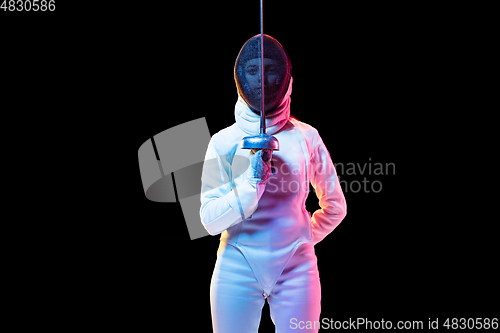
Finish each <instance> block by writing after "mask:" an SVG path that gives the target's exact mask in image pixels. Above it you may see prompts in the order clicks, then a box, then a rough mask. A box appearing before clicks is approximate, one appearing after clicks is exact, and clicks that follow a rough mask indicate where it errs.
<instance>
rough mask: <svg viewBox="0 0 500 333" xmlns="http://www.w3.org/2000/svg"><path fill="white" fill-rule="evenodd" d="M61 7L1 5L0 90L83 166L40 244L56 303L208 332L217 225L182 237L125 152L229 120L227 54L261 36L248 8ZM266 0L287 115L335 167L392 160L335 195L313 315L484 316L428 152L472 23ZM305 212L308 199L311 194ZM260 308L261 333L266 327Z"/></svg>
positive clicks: (482, 248)
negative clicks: (197, 123)
mask: <svg viewBox="0 0 500 333" xmlns="http://www.w3.org/2000/svg"><path fill="white" fill-rule="evenodd" d="M69 6H70V4H68V3H66V2H65V3H62V1H58V2H57V10H56V12H54V13H23V12H21V13H4V12H2V13H1V14H0V15H1V19H2V23H4V24H5V25H4V27H5V29H4V30H3V31H4V35H5V36H4V41H3V45H4V46H5V48H4V50H8V52H7V53H8V54H7V55H6V57H5V58H4V60H5V61H4V63H8V64H10V69H12V70H13V73H14V74H13V75H12V76H9V77H8V78H7V79H5V81H6V82H7V83H8V85H7V86H8V87H7V88H6V90H5V95H6V96H11V97H15V96H18V95H16V94H19V89H15V88H16V87H17V88H19V87H23V91H24V93H23V94H24V95H23V96H24V97H26V96H27V93H26V92H27V91H29V92H30V95H29V96H30V98H28V99H26V98H24V99H19V98H17V104H16V105H17V108H18V109H19V110H25V109H29V110H32V111H33V110H35V109H36V111H37V112H33V113H32V115H31V123H38V124H40V122H42V123H41V124H43V125H44V126H43V128H44V132H45V134H44V136H43V138H48V139H49V142H51V143H52V144H54V143H60V142H61V140H60V139H61V138H64V140H63V141H64V144H65V145H66V153H67V156H65V157H64V159H63V160H62V161H61V164H62V165H64V162H66V163H69V164H71V165H78V168H77V169H76V170H78V171H75V169H72V172H70V174H71V176H72V177H76V178H77V180H78V181H77V183H76V184H72V188H74V189H75V188H76V192H77V194H75V197H74V198H69V200H68V201H69V203H68V204H66V205H65V208H64V209H67V212H61V213H60V214H57V216H58V217H61V216H65V217H66V220H65V219H64V218H62V220H65V222H66V223H67V224H65V227H64V228H54V229H56V231H57V235H58V236H57V237H55V238H56V239H57V241H56V243H53V242H50V245H46V246H48V247H49V248H50V252H49V253H50V254H51V257H52V258H53V261H52V262H53V266H51V267H53V268H54V270H55V271H59V270H60V269H61V270H64V271H66V274H64V275H63V276H64V278H60V279H56V281H57V284H60V285H61V286H65V287H64V288H63V289H64V290H65V292H64V294H65V296H64V298H63V299H64V300H65V302H71V304H77V306H78V308H80V307H81V310H80V309H79V310H75V311H70V312H72V314H73V315H75V317H74V318H75V319H74V320H73V324H74V325H76V326H79V325H91V326H92V325H93V324H89V323H93V322H94V320H95V319H108V321H107V322H106V325H107V327H110V328H113V327H115V326H122V325H125V327H137V328H138V329H143V330H144V329H145V326H158V325H159V326H160V327H161V328H162V329H166V330H167V331H170V330H171V327H173V326H174V325H175V326H176V327H184V328H186V330H188V329H189V330H191V329H193V330H197V331H199V332H210V331H211V318H210V300H209V287H210V278H211V274H212V270H213V266H214V264H215V260H216V250H217V246H218V236H217V237H205V238H202V239H198V240H194V241H191V240H190V239H189V235H188V233H187V229H186V226H185V224H184V218H183V216H182V211H181V207H180V205H179V204H171V203H163V204H162V203H154V202H151V201H148V200H147V199H146V197H145V195H144V191H143V188H142V183H141V178H140V173H139V167H138V161H137V151H138V149H139V147H140V146H141V145H142V143H143V142H144V141H146V140H147V139H149V138H151V137H152V136H154V135H155V134H157V133H160V132H162V131H164V130H166V129H168V128H170V127H173V126H175V125H178V124H181V123H184V122H186V121H189V120H193V119H196V118H199V117H205V118H206V120H207V123H208V126H209V129H210V132H211V134H214V133H216V132H217V131H219V130H221V129H223V128H225V127H227V126H229V125H231V124H232V123H233V122H234V116H233V110H234V104H235V102H236V99H237V92H236V87H235V84H234V79H233V65H234V61H235V59H236V56H237V54H238V52H239V50H240V48H241V46H242V45H243V43H244V42H245V41H246V40H247V39H248V38H250V37H252V36H253V35H256V34H258V33H259V32H260V30H259V29H260V27H259V3H258V2H257V1H245V2H243V1H238V2H231V3H230V4H229V5H227V3H222V2H221V3H212V2H208V1H203V2H201V1H200V2H176V3H170V2H168V3H167V2H165V4H162V5H160V4H152V3H151V4H150V3H148V4H145V3H139V2H127V1H121V2H115V3H114V4H112V3H111V2H110V3H108V4H107V5H106V7H103V6H104V5H103V4H101V3H99V4H90V3H83V2H82V3H81V4H79V5H78V4H76V3H73V4H71V7H69ZM265 6H266V8H265V16H264V17H265V24H264V31H265V33H266V34H269V35H271V36H273V37H275V38H276V39H278V40H279V41H280V42H281V44H282V45H283V46H284V47H285V48H286V49H287V51H288V53H289V55H290V57H291V59H292V64H293V78H294V84H293V94H292V104H291V112H292V116H295V117H297V118H298V119H299V120H301V121H304V122H306V123H308V124H310V125H312V126H314V127H315V128H317V129H318V131H319V133H320V135H321V136H322V138H323V141H324V142H325V144H326V146H327V147H328V149H329V151H330V154H331V157H332V160H333V161H334V163H343V164H344V165H346V164H347V163H359V164H361V165H363V164H367V163H370V162H371V163H382V164H386V163H394V164H395V174H392V173H391V174H389V175H382V176H378V175H366V177H367V179H368V180H370V181H375V180H378V181H380V182H381V183H382V185H383V188H382V191H381V192H380V193H362V192H359V193H353V192H352V191H351V192H349V191H347V192H346V193H345V196H346V200H347V204H348V214H347V217H346V218H345V220H344V221H343V222H342V223H341V224H340V226H339V227H338V228H337V229H335V231H334V232H333V233H332V234H330V235H329V236H328V237H327V238H326V239H325V240H324V241H323V242H321V243H320V244H318V245H317V246H316V254H317V256H318V265H319V269H320V275H321V283H322V314H321V317H322V318H334V319H335V320H348V319H349V318H353V319H354V318H358V317H364V318H368V319H370V320H381V319H382V318H384V319H385V320H391V321H393V322H395V321H397V320H422V321H423V322H424V324H425V325H427V322H428V319H429V318H431V319H435V318H436V317H439V318H440V320H442V321H444V319H445V318H446V317H483V318H485V317H492V316H493V315H497V313H498V312H494V311H495V309H498V305H497V298H498V297H497V296H495V295H498V287H497V286H496V283H497V281H498V273H494V272H493V268H494V266H495V264H494V262H496V260H494V259H495V257H496V256H495V253H496V252H497V251H494V250H493V243H492V238H491V237H492V236H490V234H489V233H488V231H487V230H486V229H485V228H486V227H484V226H481V227H480V228H474V229H473V230H471V229H470V222H471V221H473V220H474V213H473V210H472V209H471V208H470V207H468V201H467V198H465V197H463V198H461V200H456V201H455V200H454V201H450V199H448V193H449V192H450V191H451V190H450V189H449V188H447V185H445V184H444V182H443V181H442V179H443V178H447V177H449V176H448V175H447V174H445V173H442V172H441V169H440V168H441V167H442V166H441V165H440V163H439V162H437V160H436V159H435V158H437V157H439V156H440V155H441V154H442V153H443V149H442V147H443V146H445V144H444V143H442V142H441V141H438V140H436V139H437V138H438V137H439V134H436V132H438V133H439V132H441V131H442V130H443V128H446V119H447V112H448V111H447V109H446V107H445V106H446V105H449V101H450V100H453V98H457V96H455V95H454V94H453V92H450V91H449V85H448V84H447V83H445V81H446V80H451V81H452V80H453V79H454V75H456V74H455V73H454V72H453V71H450V68H453V67H454V65H455V62H456V58H455V53H454V50H456V47H457V46H456V44H455V43H456V41H457V39H461V38H463V37H464V36H465V35H467V33H468V32H467V28H464V27H467V24H468V20H467V17H466V16H463V15H458V14H457V12H456V10H457V8H451V7H446V8H437V7H433V6H431V5H429V6H426V7H422V6H417V5H404V6H402V5H396V6H394V5H391V6H388V5H385V6H382V5H380V4H379V5H377V6H374V5H371V6H367V5H366V4H354V5H351V6H349V7H347V6H339V5H337V4H333V5H331V4H323V3H321V4H318V3H314V2H312V3H303V2H293V3H292V2H289V1H288V2H284V1H280V2H279V3H278V2H276V1H275V2H273V3H272V4H267V3H266V5H265ZM462 9H463V8H462ZM457 17H459V19H457ZM459 48H460V47H459ZM40 111H42V112H40ZM441 119H445V121H444V122H442V120H441ZM52 138H54V140H52ZM445 141H446V140H445ZM69 161H71V162H69ZM75 162H76V163H75ZM61 164H59V165H61ZM53 168H55V166H54V167H53ZM52 171H53V170H52ZM61 172H62V171H61ZM340 177H341V180H342V179H344V180H346V181H348V182H352V181H359V182H361V181H362V180H363V177H364V175H353V176H347V175H345V176H344V175H340ZM61 178H62V177H61ZM59 181H61V182H62V183H63V184H64V183H65V182H66V181H67V180H66V179H60V180H59ZM62 186H64V185H62ZM64 199H68V198H62V199H61V200H64ZM61 206H62V205H61ZM307 208H308V210H310V211H314V210H315V209H317V201H316V200H315V198H314V197H313V194H311V196H310V198H309V199H308V202H307ZM61 209H63V208H59V210H61ZM457 213H458V216H457ZM488 237H490V238H488ZM82 239H83V240H82ZM58 242H61V244H62V246H59V245H54V244H58ZM36 261H37V257H35V259H33V263H35V262H36ZM68 270H69V273H68ZM48 273H49V274H50V273H54V271H53V270H49V272H48ZM56 274H57V273H56ZM494 282H495V283H494ZM492 300H493V302H494V303H493V304H494V306H490V305H489V304H491V303H490V302H491V301H492ZM495 307H496V308H495ZM267 311H268V310H267V306H266V308H265V310H264V314H263V319H262V324H261V331H262V332H272V331H273V329H272V323H271V321H270V319H269V316H268V314H267ZM82 315H83V316H82ZM49 318H50V317H49ZM71 318H73V316H71ZM77 318H78V319H77ZM49 320H50V319H49ZM235 332H236V331H235Z"/></svg>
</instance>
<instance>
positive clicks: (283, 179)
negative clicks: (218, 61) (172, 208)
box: [200, 35, 346, 333]
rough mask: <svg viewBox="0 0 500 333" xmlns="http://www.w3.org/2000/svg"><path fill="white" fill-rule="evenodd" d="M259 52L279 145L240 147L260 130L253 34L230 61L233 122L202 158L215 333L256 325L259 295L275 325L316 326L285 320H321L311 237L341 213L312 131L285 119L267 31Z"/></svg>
mask: <svg viewBox="0 0 500 333" xmlns="http://www.w3.org/2000/svg"><path fill="white" fill-rule="evenodd" d="M264 50H265V51H264V54H265V56H264V70H265V75H264V77H263V78H262V79H264V80H265V81H264V100H265V111H266V114H265V116H266V118H265V121H266V127H267V133H269V134H271V135H273V136H275V137H276V138H277V139H278V140H279V145H280V146H279V150H278V151H271V150H257V151H256V150H252V151H249V150H244V149H241V148H240V146H239V144H240V141H241V140H242V138H243V137H245V136H248V135H255V134H258V133H259V120H260V118H259V117H260V111H259V110H260V109H261V106H259V102H260V97H261V93H260V89H261V88H260V87H261V82H260V79H261V76H260V75H258V73H259V71H260V66H261V62H260V59H259V57H260V56H259V52H260V35H257V36H254V37H252V38H250V39H249V40H248V41H247V42H246V43H245V44H244V45H243V47H242V48H241V50H240V52H239V54H238V57H237V59H236V63H235V68H234V78H235V81H236V86H237V89H238V95H239V96H238V101H237V102H236V105H235V110H234V116H235V119H236V122H235V123H234V124H233V125H231V126H229V127H227V128H225V129H223V130H221V131H219V132H218V133H216V134H215V135H213V136H212V138H211V140H210V143H209V145H208V148H207V152H206V157H205V165H204V169H203V175H202V191H201V204H202V205H201V209H200V216H201V221H202V223H203V225H204V226H205V228H206V230H207V231H208V232H209V233H210V234H211V235H217V234H221V237H220V245H219V248H218V251H217V260H216V264H215V268H214V271H213V275H212V280H211V286H210V303H211V313H212V325H213V331H214V332H216V333H235V332H238V333H247V332H248V333H256V332H258V327H259V324H260V319H261V313H262V308H263V306H264V302H265V300H266V299H267V301H268V303H269V309H270V315H271V319H272V321H273V323H274V325H275V328H276V332H280V333H281V332H298V331H307V332H317V331H318V327H314V328H312V329H303V330H300V329H298V328H297V326H296V325H291V323H292V322H293V323H297V322H299V321H304V322H308V321H310V322H314V321H319V320H320V311H321V304H320V301H321V286H320V280H319V272H318V267H317V258H316V254H315V251H314V245H315V244H317V243H318V242H320V241H321V240H323V239H324V238H325V236H327V235H328V234H329V233H330V232H332V231H333V230H334V229H335V228H336V227H337V226H338V225H339V223H340V222H341V221H342V219H343V218H344V217H345V216H346V202H345V198H344V195H343V193H342V189H341V186H340V185H339V181H338V177H337V174H336V172H335V168H334V165H333V163H332V160H331V157H330V154H329V152H328V150H327V148H326V147H325V144H324V143H323V141H322V139H321V137H320V135H319V134H318V131H317V130H316V129H315V128H314V127H312V126H310V125H308V124H306V123H304V122H301V121H299V120H297V119H295V118H293V117H290V103H291V98H290V95H291V93H292V82H293V79H292V76H291V62H290V59H289V56H288V54H287V53H286V51H285V49H284V48H283V47H282V45H281V44H280V43H279V42H278V41H277V40H276V39H274V38H272V37H270V36H268V35H264ZM311 112H313V111H312V110H311ZM271 159H272V161H273V164H274V170H275V172H274V173H275V174H273V173H271V172H270V170H271V165H270V160H271ZM209 161H211V162H209ZM214 161H215V162H214ZM309 183H311V185H312V187H313V188H314V190H315V193H316V195H317V197H318V199H319V206H320V209H318V210H316V211H315V212H314V214H312V216H311V214H310V213H309V212H308V211H307V210H306V206H305V203H306V198H307V196H308V194H309ZM315 326H316V325H315Z"/></svg>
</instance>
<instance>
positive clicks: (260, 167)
mask: <svg viewBox="0 0 500 333" xmlns="http://www.w3.org/2000/svg"><path fill="white" fill-rule="evenodd" d="M272 155H273V151H272V150H271V149H252V150H251V151H250V167H249V168H248V172H247V174H246V177H247V180H248V181H249V182H251V183H253V184H257V183H258V184H266V183H267V179H268V178H269V172H270V171H271V159H272Z"/></svg>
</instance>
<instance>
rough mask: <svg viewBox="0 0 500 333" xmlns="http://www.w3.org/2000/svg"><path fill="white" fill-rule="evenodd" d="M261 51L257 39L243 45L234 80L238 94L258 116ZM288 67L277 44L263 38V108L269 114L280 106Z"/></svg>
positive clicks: (259, 106) (288, 79)
mask: <svg viewBox="0 0 500 333" xmlns="http://www.w3.org/2000/svg"><path fill="white" fill-rule="evenodd" d="M260 54H261V47H260V35H256V36H254V37H252V38H250V39H249V40H247V41H246V43H245V44H244V45H243V47H242V48H241V50H240V53H239V54H238V58H236V63H235V66H234V80H235V81H236V87H237V88H238V94H239V95H240V96H241V97H242V98H243V99H244V100H245V102H246V103H247V104H248V106H249V107H250V108H251V109H252V111H253V112H255V113H257V114H259V113H260V110H261V108H262V104H261V81H260V80H261V69H260V66H261V59H260V57H261V55H260ZM291 71H292V64H291V62H290V58H289V57H288V54H287V53H286V51H285V49H284V48H283V46H281V44H280V43H279V42H278V41H277V40H276V39H274V38H273V37H271V36H268V35H264V105H265V106H264V107H265V111H266V112H267V111H272V110H273V109H274V108H276V107H277V106H279V105H280V103H281V101H282V100H283V97H284V96H285V94H286V92H287V89H288V85H289V83H290V77H291Z"/></svg>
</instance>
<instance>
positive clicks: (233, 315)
mask: <svg viewBox="0 0 500 333" xmlns="http://www.w3.org/2000/svg"><path fill="white" fill-rule="evenodd" d="M266 299H267V301H268V302H269V308H270V312H271V319H272V321H273V323H274V325H275V327H276V332H277V333H286V332H318V328H319V317H320V312H321V304H320V302H321V286H320V281H319V273H318V266H317V258H316V255H315V253H314V246H313V244H311V243H306V244H302V245H300V246H299V247H298V249H297V250H296V252H295V253H294V255H293V256H292V257H291V259H290V260H289V262H288V263H287V264H286V266H285V268H284V269H283V271H282V273H281V275H280V277H279V278H278V280H277V282H276V284H275V285H274V287H273V288H272V289H271V292H270V294H269V295H267V294H265V293H264V290H263V288H262V286H261V284H260V283H259V280H258V277H257V276H256V275H255V274H254V272H253V271H252V269H251V267H250V265H249V264H248V262H247V260H246V259H245V257H244V255H243V254H242V253H241V252H240V251H239V250H238V249H237V248H236V247H233V246H232V245H229V244H226V243H224V242H221V244H220V247H219V251H218V252H217V262H216V264H215V268H214V273H213V275H212V282H211V286H210V302H211V310H212V325H213V331H214V332H215V333H234V332H238V333H257V332H258V328H259V324H260V318H261V313H262V308H263V306H264V302H265V300H266ZM299 322H303V323H306V322H310V323H314V322H316V323H318V325H314V326H316V328H313V329H300V328H299V327H298V325H297V323H299ZM303 327H305V325H303Z"/></svg>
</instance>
